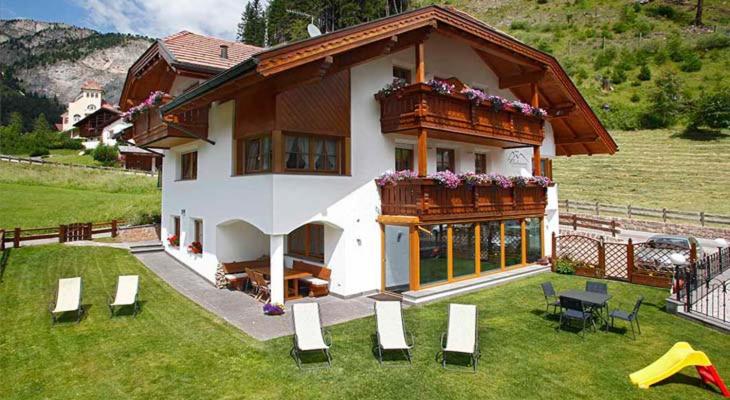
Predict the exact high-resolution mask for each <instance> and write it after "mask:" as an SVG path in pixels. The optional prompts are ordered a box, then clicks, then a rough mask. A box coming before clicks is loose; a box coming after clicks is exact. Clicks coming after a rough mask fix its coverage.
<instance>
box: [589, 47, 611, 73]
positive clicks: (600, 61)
mask: <svg viewBox="0 0 730 400" xmlns="http://www.w3.org/2000/svg"><path fill="white" fill-rule="evenodd" d="M615 58H616V49H614V48H613V47H609V48H607V49H605V50H603V51H600V52H598V54H597V55H596V58H595V60H593V67H594V68H595V69H601V68H605V67H610V66H611V64H612V63H613V60H614V59H615Z"/></svg>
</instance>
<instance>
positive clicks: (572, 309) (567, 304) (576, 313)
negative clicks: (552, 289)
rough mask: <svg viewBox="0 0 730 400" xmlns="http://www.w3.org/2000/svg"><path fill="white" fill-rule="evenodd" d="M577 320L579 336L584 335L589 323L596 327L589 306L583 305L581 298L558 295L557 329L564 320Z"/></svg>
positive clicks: (561, 325)
mask: <svg viewBox="0 0 730 400" xmlns="http://www.w3.org/2000/svg"><path fill="white" fill-rule="evenodd" d="M571 321H579V322H581V330H580V332H581V338H584V337H585V331H586V326H588V325H589V324H590V325H591V326H593V329H594V330H595V329H596V324H595V321H594V320H593V313H592V312H591V310H590V307H588V306H587V305H585V304H584V303H583V302H582V301H581V300H577V299H573V298H570V297H564V296H560V321H559V323H558V330H560V329H561V328H562V327H563V323H564V322H571Z"/></svg>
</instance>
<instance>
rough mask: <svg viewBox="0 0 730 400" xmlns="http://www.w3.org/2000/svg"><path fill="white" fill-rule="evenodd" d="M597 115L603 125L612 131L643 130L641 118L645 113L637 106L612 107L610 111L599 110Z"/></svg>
mask: <svg viewBox="0 0 730 400" xmlns="http://www.w3.org/2000/svg"><path fill="white" fill-rule="evenodd" d="M596 114H597V115H598V118H599V119H600V120H601V123H603V125H604V126H605V127H606V128H607V129H611V130H622V131H634V130H638V129H641V118H642V115H643V114H644V111H643V110H642V109H641V108H639V107H637V106H636V105H633V104H632V105H630V106H623V105H621V106H620V105H612V106H611V108H610V109H608V110H604V109H602V108H601V109H597V110H596Z"/></svg>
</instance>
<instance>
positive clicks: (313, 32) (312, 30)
mask: <svg viewBox="0 0 730 400" xmlns="http://www.w3.org/2000/svg"><path fill="white" fill-rule="evenodd" d="M307 33H309V37H315V36H319V35H321V34H322V31H320V30H319V28H317V26H316V25H314V24H309V25H307Z"/></svg>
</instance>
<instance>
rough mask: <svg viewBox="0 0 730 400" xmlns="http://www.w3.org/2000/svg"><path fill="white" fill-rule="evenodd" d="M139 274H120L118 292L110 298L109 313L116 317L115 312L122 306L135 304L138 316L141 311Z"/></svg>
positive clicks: (135, 314) (135, 312)
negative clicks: (138, 297) (138, 298)
mask: <svg viewBox="0 0 730 400" xmlns="http://www.w3.org/2000/svg"><path fill="white" fill-rule="evenodd" d="M138 294H139V275H120V276H119V280H118V281H117V293H116V296H114V299H112V298H111V297H110V298H109V313H110V314H111V317H114V312H115V311H116V310H118V309H119V308H121V307H125V306H133V307H134V313H133V315H134V316H135V317H136V316H137V312H138V311H139V301H138V300H137V295H138Z"/></svg>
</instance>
